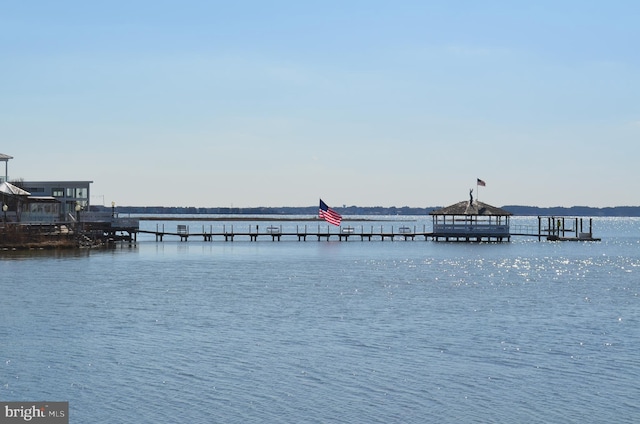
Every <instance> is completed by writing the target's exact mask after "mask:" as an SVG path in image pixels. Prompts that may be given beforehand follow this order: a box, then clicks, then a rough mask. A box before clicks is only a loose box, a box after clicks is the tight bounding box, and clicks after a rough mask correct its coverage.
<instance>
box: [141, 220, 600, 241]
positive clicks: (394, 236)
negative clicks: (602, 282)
mask: <svg viewBox="0 0 640 424" xmlns="http://www.w3.org/2000/svg"><path fill="white" fill-rule="evenodd" d="M549 222H550V223H551V222H555V221H551V220H550V221H549ZM542 223H543V221H542V220H540V221H539V225H538V226H533V225H530V226H515V228H513V229H512V231H511V232H510V233H509V237H505V239H507V241H508V240H509V238H510V237H512V236H521V237H536V238H538V240H542V239H545V240H548V241H600V239H599V238H594V237H592V235H591V223H589V224H590V225H589V232H580V231H575V228H578V225H576V226H575V228H573V229H569V228H568V226H566V227H565V226H564V223H562V227H560V231H558V227H556V226H554V225H550V226H546V227H545V226H543V225H542ZM575 224H580V227H582V225H581V224H582V223H581V222H578V221H575ZM194 227H199V226H194ZM173 228H175V230H166V229H165V225H164V224H163V225H161V226H160V225H156V229H155V230H138V233H141V234H151V235H153V236H154V237H155V241H156V242H162V241H164V239H165V237H171V238H176V239H179V240H180V241H181V242H186V241H188V240H189V239H194V238H195V239H200V240H202V241H205V242H212V241H225V242H229V241H235V240H237V239H240V240H245V241H251V242H256V241H258V239H261V240H265V239H266V240H271V241H282V240H293V241H296V240H297V241H307V240H317V241H330V240H337V241H349V239H352V240H353V239H355V240H359V241H385V240H389V241H394V240H402V241H409V240H411V241H413V240H424V241H428V240H436V241H439V240H443V241H452V242H491V241H502V239H498V240H496V238H495V236H494V235H493V234H492V233H486V234H485V233H482V232H477V233H474V234H464V235H460V234H446V233H435V232H433V231H430V230H427V227H426V225H423V226H422V227H421V228H419V227H418V226H408V225H400V226H391V227H390V228H389V227H388V226H386V227H385V226H379V227H378V226H373V225H372V226H365V225H359V226H343V227H338V228H336V227H331V226H320V225H318V226H317V227H316V226H309V225H304V226H300V225H296V227H295V230H294V229H292V228H291V227H289V228H287V227H285V228H283V226H282V225H268V226H266V227H261V226H259V225H248V226H233V225H223V226H221V227H217V228H214V226H213V225H209V226H208V227H205V226H204V225H202V226H200V227H199V228H197V229H194V228H192V227H191V226H189V225H176V226H174V227H173ZM238 228H240V229H238ZM572 233H574V234H575V236H572V235H573V234H572Z"/></svg>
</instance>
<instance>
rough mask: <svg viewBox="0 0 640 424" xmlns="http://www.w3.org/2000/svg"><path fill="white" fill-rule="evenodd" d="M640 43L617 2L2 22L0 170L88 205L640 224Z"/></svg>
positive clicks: (343, 6)
mask: <svg viewBox="0 0 640 424" xmlns="http://www.w3.org/2000/svg"><path fill="white" fill-rule="evenodd" d="M638 22H640V2H636V1H616V0H612V1H607V2H603V1H588V0H581V1H562V0H560V1H545V0H541V1H536V2H524V1H522V2H518V1H491V0H488V1H481V2H480V1H465V0H460V1H455V2H451V1H427V0H418V1H414V0H406V1H394V2H391V1H378V0H366V1H364V0H351V1H334V0H324V1H299V0H295V1H279V0H273V1H248V0H247V1H243V0H238V1H233V2H229V1H213V0H212V1H193V0H182V1H167V0H164V1H163V0H154V1H148V0H138V1H131V0H129V1H120V0H113V1H109V2H94V1H85V0H81V1H66V0H61V1H55V2H51V1H41V0H34V1H28V2H15V1H14V2H4V3H3V5H2V13H0V55H1V57H2V59H1V63H2V66H0V153H4V154H8V155H11V156H13V159H12V160H10V161H9V164H8V168H9V178H10V180H16V179H23V180H25V181H37V180H65V181H66V180H84V181H86V180H88V181H93V184H92V185H91V195H92V198H91V203H92V204H105V205H111V202H112V201H113V202H115V203H116V204H117V205H122V206H195V207H260V206H265V207H269V206H273V207H277V206H313V205H316V204H318V199H319V198H322V199H323V200H324V201H325V202H326V203H327V204H329V205H330V206H332V207H340V206H343V205H346V206H351V205H357V206H385V207H389V206H396V207H402V206H410V207H430V206H437V205H449V204H453V203H456V202H458V201H462V200H466V199H468V198H469V190H470V189H473V190H474V196H476V197H477V198H478V199H479V200H481V201H483V202H486V203H489V204H492V205H495V206H504V205H531V206H541V207H548V206H594V207H607V206H637V205H640V199H639V197H638V192H636V191H635V188H637V181H639V177H640V170H639V167H638V163H639V159H640V101H639V99H640V49H639V48H638V44H639V42H640V25H638ZM477 178H480V179H482V180H484V181H485V182H486V186H485V187H479V188H478V187H477V186H476V181H477ZM478 190H479V192H478Z"/></svg>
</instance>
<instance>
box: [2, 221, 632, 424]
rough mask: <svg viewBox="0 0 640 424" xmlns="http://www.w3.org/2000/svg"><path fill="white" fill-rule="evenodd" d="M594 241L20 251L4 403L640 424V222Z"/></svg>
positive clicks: (146, 417)
mask: <svg viewBox="0 0 640 424" xmlns="http://www.w3.org/2000/svg"><path fill="white" fill-rule="evenodd" d="M515 220H516V221H517V220H518V219H515ZM520 220H521V221H526V219H524V218H520ZM401 223H405V222H404V221H402V222H401ZM192 224H193V225H201V224H199V223H197V224H196V223H192ZM254 224H255V223H254ZM259 224H260V225H268V224H265V223H263V222H261V223H259ZM391 224H392V223H384V225H391ZM393 224H395V225H398V222H395V223H393ZM415 224H416V225H420V226H421V225H423V223H422V222H421V221H420V222H417V223H415ZM145 225H152V226H153V227H155V223H153V224H150V223H147V224H145ZM166 225H167V226H170V225H175V223H173V222H172V223H169V222H168V223H166ZM207 225H209V224H207ZM212 225H219V224H218V223H213V224H212ZM237 225H247V224H244V223H243V224H237ZM278 225H279V224H278ZM283 225H291V224H283ZM302 225H304V224H302ZM374 225H380V224H379V223H376V224H374ZM412 225H413V223H412ZM594 226H595V234H594V235H595V236H597V237H602V238H603V241H602V242H600V243H588V242H586V243H585V242H580V243H578V242H560V243H550V242H538V241H537V239H533V238H530V239H527V238H514V239H513V240H512V242H511V243H503V244H487V243H483V244H464V243H435V242H425V241H417V240H416V241H407V242H405V241H394V242H390V241H384V242H380V241H372V242H366V241H365V242H360V241H359V239H358V240H357V241H355V240H354V241H351V240H350V241H349V242H338V241H331V242H326V241H321V242H317V241H307V242H297V241H282V242H272V241H271V240H270V239H269V240H267V239H266V238H265V239H264V241H258V242H255V243H251V242H248V241H234V242H229V243H225V242H222V241H217V242H216V241H214V242H213V243H211V242H202V241H200V240H197V239H193V240H191V239H190V241H189V242H187V243H184V242H183V243H180V242H179V241H176V240H169V239H165V241H164V242H163V243H156V242H155V241H154V240H152V239H147V238H144V237H141V238H142V239H141V240H140V242H139V243H138V245H137V247H135V248H129V247H127V246H123V247H118V248H116V249H114V250H108V251H82V252H3V253H2V260H0V281H1V283H2V297H0V320H1V322H2V326H0V399H2V400H18V401H26V400H51V401H69V407H70V422H74V423H99V422H105V423H106V422H108V423H133V422H136V423H169V422H185V423H187V422H188V423H247V422H261V423H262V422H282V423H301V422H313V423H315V422H318V423H333V422H362V423H374V422H379V423H389V422H416V423H422V422H441V423H442V422H444V423H459V422H478V423H486V422H496V423H514V422H529V423H536V422H537V423H549V422H557V423H573V422H575V423H584V422H593V423H596V422H598V423H599V422H617V423H625V422H629V423H631V422H638V421H640V404H639V403H638V401H637V399H638V395H639V394H640V393H639V392H640V390H639V387H640V386H639V385H638V381H639V379H640V353H639V352H638V346H639V345H640V322H639V321H640V312H639V311H640V308H639V306H640V296H639V293H640V220H637V219H629V218H627V219H618V218H599V219H596V220H594Z"/></svg>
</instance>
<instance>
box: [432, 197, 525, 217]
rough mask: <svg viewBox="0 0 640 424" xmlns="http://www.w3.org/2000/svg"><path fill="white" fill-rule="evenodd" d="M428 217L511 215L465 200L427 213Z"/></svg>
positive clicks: (489, 206) (483, 204) (501, 210)
mask: <svg viewBox="0 0 640 424" xmlns="http://www.w3.org/2000/svg"><path fill="white" fill-rule="evenodd" d="M429 215H479V216H511V215H513V214H512V213H511V212H507V211H505V210H504V209H500V208H497V207H495V206H491V205H487V204H486V203H483V202H478V201H477V200H476V201H475V202H473V203H470V202H469V201H468V200H467V201H463V202H458V203H456V204H454V205H451V206H447V207H444V208H442V209H438V210H435V211H431V212H429Z"/></svg>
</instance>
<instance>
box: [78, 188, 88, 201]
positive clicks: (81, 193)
mask: <svg viewBox="0 0 640 424" xmlns="http://www.w3.org/2000/svg"><path fill="white" fill-rule="evenodd" d="M86 198H87V189H86V188H77V189H76V199H86Z"/></svg>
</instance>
